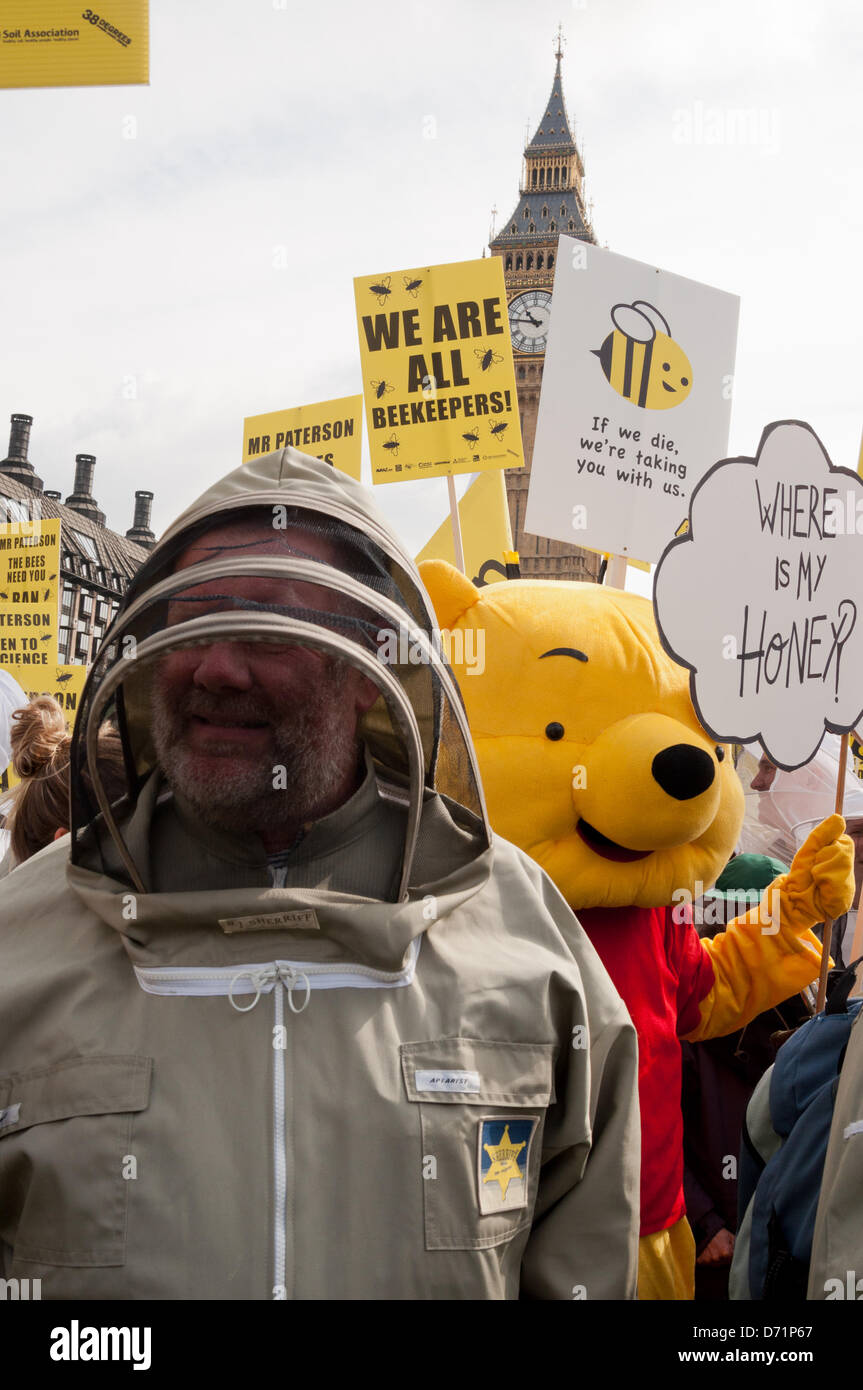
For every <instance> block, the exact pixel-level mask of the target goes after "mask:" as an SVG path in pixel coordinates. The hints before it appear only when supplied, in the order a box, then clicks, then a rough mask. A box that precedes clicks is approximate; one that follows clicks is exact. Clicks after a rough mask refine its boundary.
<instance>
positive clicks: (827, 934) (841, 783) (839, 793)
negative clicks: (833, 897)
mask: <svg viewBox="0 0 863 1390" xmlns="http://www.w3.org/2000/svg"><path fill="white" fill-rule="evenodd" d="M847 766H848V735H847V733H846V734H842V735H841V746H840V749H839V779H838V782H837V785H836V805H835V807H834V808H833V809H834V810H835V812H836V814H837V815H839V816H841V814H842V804H843V802H844V800H845V769H846V767H847ZM832 937H833V922H832V920H831V921H828V922H825V923H824V935H823V939H822V942H823V944H822V948H821V978H820V979H819V981H818V998H817V1000H816V1002H815V1011H816V1013H819V1014H820V1013H821V1011H822V1009H823V1008H824V1000H825V999H826V997H827V972H828V970H829V969H830V942H831V939H832ZM852 959H853V957H852Z"/></svg>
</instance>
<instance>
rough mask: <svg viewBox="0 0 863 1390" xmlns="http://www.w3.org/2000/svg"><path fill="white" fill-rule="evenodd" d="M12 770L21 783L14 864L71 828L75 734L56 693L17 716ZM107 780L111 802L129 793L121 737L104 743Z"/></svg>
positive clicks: (110, 735) (14, 807)
mask: <svg viewBox="0 0 863 1390" xmlns="http://www.w3.org/2000/svg"><path fill="white" fill-rule="evenodd" d="M11 743H12V767H13V768H14V770H15V773H16V775H17V776H18V777H19V778H20V779H21V780H20V782H19V784H18V786H16V787H15V788H13V790H12V793H11V797H10V802H11V807H10V809H9V810H7V815H6V826H7V829H8V830H10V832H11V843H10V851H11V856H12V864H11V865H10V867H14V866H15V865H17V864H22V863H23V862H24V860H25V859H29V858H30V856H31V855H33V854H36V853H37V851H38V850H40V849H44V848H45V846H46V845H49V844H50V843H51V841H52V840H56V839H57V838H58V837H59V836H60V835H65V834H66V831H67V829H68V827H69V820H70V813H69V753H70V749H71V746H72V735H71V734H70V733H69V731H68V729H67V728H66V718H65V715H64V714H63V710H62V708H61V707H60V705H59V704H58V703H57V701H56V700H55V699H53V698H52V696H50V695H37V697H36V698H35V699H34V700H31V701H30V703H29V705H25V707H24V708H23V709H18V710H15V712H14V714H13V715H12V734H11ZM99 764H100V771H101V774H102V780H103V782H104V783H105V789H106V791H107V793H108V797H109V799H110V800H111V801H115V800H116V799H117V798H118V797H120V796H122V795H123V793H124V792H125V790H126V784H125V776H124V768H123V754H122V748H121V744H120V738H119V735H118V734H116V733H114V732H113V731H108V732H106V733H103V734H102V736H101V738H100V740H99Z"/></svg>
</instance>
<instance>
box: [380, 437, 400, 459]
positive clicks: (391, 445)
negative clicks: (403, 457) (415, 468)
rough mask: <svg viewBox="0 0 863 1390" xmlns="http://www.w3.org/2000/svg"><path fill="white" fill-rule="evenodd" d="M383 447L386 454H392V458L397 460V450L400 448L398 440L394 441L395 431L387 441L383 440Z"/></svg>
mask: <svg viewBox="0 0 863 1390" xmlns="http://www.w3.org/2000/svg"><path fill="white" fill-rule="evenodd" d="M383 447H384V448H385V449H386V450H387V452H388V453H390V454H392V456H393V458H394V459H397V458H398V456H399V449H400V448H401V444H400V442H399V440H398V439H396V435H395V430H393V432H392V434H391V435H390V437H389V439H385V440H384V444H383Z"/></svg>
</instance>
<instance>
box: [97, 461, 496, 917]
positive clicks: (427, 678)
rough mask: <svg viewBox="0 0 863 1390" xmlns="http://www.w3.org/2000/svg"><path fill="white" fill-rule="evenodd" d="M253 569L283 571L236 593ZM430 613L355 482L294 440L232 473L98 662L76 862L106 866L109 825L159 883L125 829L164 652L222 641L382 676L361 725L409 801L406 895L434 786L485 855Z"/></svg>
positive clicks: (177, 527) (143, 588) (166, 549)
mask: <svg viewBox="0 0 863 1390" xmlns="http://www.w3.org/2000/svg"><path fill="white" fill-rule="evenodd" d="M239 523H243V526H242V527H241V526H240V525H239ZM225 526H231V527H232V529H233V539H229V540H228V541H225V539H224V534H223V535H222V537H220V538H218V539H217V543H216V544H215V545H214V546H213V547H211V548H209V552H208V546H207V534H208V533H209V532H212V531H214V530H216V529H217V528H218V529H220V530H222V528H224V527H225ZM310 538H314V539H313V540H312V542H311V543H310ZM320 542H324V544H321V543H320ZM191 547H193V549H190V548H191ZM181 555H182V557H183V559H182V568H177V563H178V560H179V559H180V557H181ZM322 555H324V556H326V557H327V558H325V559H322V558H321V556H322ZM190 558H191V559H192V560H193V561H194V563H191V564H190ZM248 576H254V577H256V578H263V579H267V580H269V581H271V582H270V583H269V584H268V585H266V586H259V587H257V588H256V590H255V591H256V592H260V593H264V594H266V595H267V597H266V599H265V600H258V599H253V598H246V597H237V594H238V593H242V592H243V590H244V589H245V590H246V591H247V592H248V591H249V590H250V586H248V585H245V586H244V585H238V584H236V583H233V582H230V581H234V580H236V579H238V578H241V577H242V578H245V577H248ZM251 587H254V586H251ZM434 623H435V618H434V611H433V609H432V606H431V603H430V601H429V599H428V597H427V596H426V594H425V591H424V589H423V586H422V583H421V581H420V579H419V576H418V573H417V570H416V567H415V566H414V563H413V561H412V559H411V558H410V556H409V555H408V554H407V553H406V551H405V550H404V548H403V546H402V545H401V544H400V542H399V541H398V540H397V538H396V537H395V535H394V534H393V532H392V530H391V529H390V527H389V525H388V523H387V522H386V521H385V520H384V519H383V518H382V517H381V516H380V514H379V513H378V512H377V511H376V510H375V508H374V506H373V505H372V503H371V500H370V497H369V493H368V492H367V490H366V489H365V488H364V487H362V486H361V485H360V484H359V483H357V482H355V481H354V480H353V479H351V478H349V477H347V476H346V475H344V474H342V473H339V472H337V471H336V470H335V469H333V468H332V467H330V465H328V464H325V463H321V462H319V461H318V460H316V459H312V458H309V457H307V456H306V455H304V454H301V453H298V452H297V451H296V450H294V449H284V450H281V451H279V452H278V453H274V454H269V455H267V456H266V457H264V458H261V459H255V460H253V461H252V462H250V463H248V464H245V465H243V466H242V467H241V468H238V469H236V470H235V471H234V472H233V473H230V474H229V475H228V476H227V477H226V478H223V479H222V480H221V481H220V482H219V483H217V484H216V485H215V486H214V487H213V488H211V489H210V490H209V491H208V492H206V493H205V494H204V495H203V496H202V497H201V498H200V499H199V500H198V501H197V502H195V503H194V504H193V505H192V506H191V507H190V508H189V509H188V510H187V511H186V512H185V513H184V514H183V515H182V516H181V517H180V518H179V519H178V520H177V521H176V522H175V523H174V525H173V526H171V527H170V528H169V529H168V531H167V532H166V533H165V535H164V536H163V537H162V539H161V541H160V542H159V544H158V545H157V546H156V548H155V549H154V551H153V552H152V554H151V556H150V558H149V559H148V560H147V562H146V563H145V564H144V566H143V567H142V568H141V569H140V570H139V572H138V574H137V575H136V576H135V579H134V581H133V582H132V584H131V585H130V587H129V590H128V592H127V594H126V597H125V601H124V603H123V606H122V608H121V609H120V612H119V613H118V615H117V619H116V621H115V623H114V624H113V626H112V627H111V629H110V630H109V632H108V633H107V635H106V638H105V641H104V643H103V645H102V647H101V648H100V651H99V653H98V655H97V658H96V661H95V663H94V665H93V667H92V670H91V672H90V675H89V677H88V680H87V684H86V687H85V690H84V694H83V698H82V704H81V711H80V715H79V718H78V721H77V723H76V729H75V738H74V742H73V749H72V774H73V775H72V835H73V844H72V861H73V863H83V862H85V857H86V860H87V862H88V864H89V865H90V867H95V866H94V865H93V864H92V857H93V854H94V853H96V854H97V855H99V854H101V857H102V859H103V868H104V846H105V844H106V843H107V840H106V836H108V835H110V838H111V839H112V840H113V842H114V845H115V846H116V852H117V853H119V856H120V860H121V862H122V864H123V866H124V874H125V876H127V877H128V881H129V883H130V885H131V886H132V887H134V888H135V889H136V890H137V891H139V892H148V891H151V885H149V884H148V883H147V867H146V865H145V864H142V863H140V862H139V863H136V862H135V859H134V856H133V854H132V853H131V851H130V849H129V845H128V843H127V841H126V838H125V836H124V833H123V827H124V824H125V823H126V822H127V821H128V818H129V816H130V815H131V813H132V812H133V810H134V808H135V806H136V804H137V801H138V798H139V795H140V794H141V791H142V788H143V787H144V785H145V783H147V782H148V780H149V779H150V778H152V776H153V775H154V773H155V772H156V769H157V766H158V759H157V755H156V750H155V747H154V742H153V737H152V719H151V703H152V694H153V689H154V678H155V677H156V674H157V672H158V669H159V663H160V662H161V661H162V659H163V658H164V657H165V656H166V655H167V654H168V653H170V652H176V651H179V650H182V649H188V648H192V647H201V646H213V645H215V644H217V643H222V642H241V643H244V644H246V649H247V650H249V649H250V644H251V647H252V648H253V647H254V646H255V645H256V644H259V643H261V644H268V645H270V646H271V647H273V648H276V647H280V648H282V649H284V648H285V647H286V646H287V647H294V648H296V647H301V648H303V647H304V648H310V649H312V650H313V651H315V652H318V653H324V654H327V655H328V656H329V657H330V658H333V659H335V660H336V661H341V662H347V663H349V664H350V665H351V666H353V667H354V668H356V669H357V670H359V671H360V672H361V673H362V674H363V675H364V676H366V677H367V678H369V679H370V680H371V681H372V682H373V684H374V686H375V687H376V688H377V690H378V696H377V699H376V700H375V701H374V703H373V704H372V705H371V707H370V708H369V709H368V711H367V712H366V713H365V714H364V715H362V717H361V719H360V722H359V726H358V736H359V738H360V739H361V740H362V742H363V743H364V745H365V747H366V749H367V751H368V754H369V755H370V757H371V759H372V762H373V764H374V770H375V774H376V777H377V780H378V783H379V786H380V788H381V791H382V792H383V793H384V794H385V795H388V796H390V797H392V798H394V799H396V800H399V801H401V802H403V804H404V805H405V807H406V817H405V844H404V854H403V858H402V871H401V875H400V882H399V886H398V890H397V898H398V899H403V898H405V897H406V896H408V892H409V888H410V885H411V869H412V864H413V859H414V854H415V850H416V845H417V839H418V836H419V835H420V834H421V821H422V809H423V804H424V802H425V801H426V800H427V799H428V798H429V797H430V796H431V795H433V794H434V793H438V794H439V795H440V797H441V799H442V801H443V804H444V806H445V807H446V810H447V813H448V815H449V816H450V818H451V819H452V821H453V822H454V824H455V825H457V826H458V827H459V829H460V830H461V831H462V832H467V834H468V836H469V837H470V838H471V843H472V845H473V846H474V847H475V850H476V853H477V854H479V853H481V852H482V851H483V850H484V849H485V848H487V846H488V844H489V841H490V832H489V828H488V821H487V817H486V813H485V807H484V803H483V797H482V790H481V786H480V781H479V774H478V772H477V768H476V762H475V758H474V753H473V748H472V745H471V742H470V736H469V733H468V727H467V719H466V716H465V713H464V707H463V704H462V701H461V696H460V694H459V691H458V687H457V685H456V684H455V681H454V678H453V676H452V673H451V672H450V670H449V667H448V665H447V663H446V659H445V643H443V642H442V641H441V636H440V634H438V632H437V629H436V628H435V626H434ZM107 724H111V725H113V726H115V727H116V728H117V730H118V731H119V733H120V736H121V739H122V744H123V750H124V759H125V768H126V784H127V790H126V795H125V797H123V798H122V800H120V801H119V802H115V803H114V804H113V805H111V804H110V803H109V802H108V799H107V796H106V794H105V791H104V787H103V785H102V782H101V778H100V776H99V766H98V758H97V750H98V743H99V736H100V731H101V730H103V729H104V728H105V726H106V725H107ZM85 769H89V774H90V781H91V783H92V790H91V789H90V788H89V787H88V785H87V781H86V780H85V778H84V776H83V773H84V770H85ZM100 846H102V850H100V848H99V847H100ZM111 857H112V859H113V858H115V855H113V854H112V856H111Z"/></svg>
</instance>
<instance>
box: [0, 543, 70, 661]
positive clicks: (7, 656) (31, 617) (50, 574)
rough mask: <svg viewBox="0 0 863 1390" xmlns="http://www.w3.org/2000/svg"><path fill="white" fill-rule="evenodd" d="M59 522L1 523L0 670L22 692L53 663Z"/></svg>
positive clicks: (58, 566)
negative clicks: (7, 673) (34, 670)
mask: <svg viewBox="0 0 863 1390" xmlns="http://www.w3.org/2000/svg"><path fill="white" fill-rule="evenodd" d="M59 573H60V522H59V521H54V520H52V521H43V520H37V521H10V522H6V523H5V524H3V525H0V666H3V667H5V669H6V670H7V671H11V673H12V675H13V676H14V677H15V679H16V680H17V681H18V682H19V683H20V684H21V685H22V686H24V687H25V688H27V686H28V684H29V683H30V676H31V672H32V668H33V667H39V668H50V669H51V670H52V671H53V670H54V668H55V667H56V665H57V627H58V623H57V612H58V610H57V592H58V583H59Z"/></svg>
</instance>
